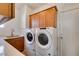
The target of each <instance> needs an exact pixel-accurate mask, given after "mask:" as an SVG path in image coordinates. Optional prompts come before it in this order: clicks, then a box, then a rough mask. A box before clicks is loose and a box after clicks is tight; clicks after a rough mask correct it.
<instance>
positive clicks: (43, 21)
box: [39, 11, 46, 28]
mask: <svg viewBox="0 0 79 59" xmlns="http://www.w3.org/2000/svg"><path fill="white" fill-rule="evenodd" d="M45 14H46V11H43V12H40V13H39V17H40V20H39V26H40V28H45V27H46V25H45V23H46V22H45V21H46V20H45V19H46V17H45Z"/></svg>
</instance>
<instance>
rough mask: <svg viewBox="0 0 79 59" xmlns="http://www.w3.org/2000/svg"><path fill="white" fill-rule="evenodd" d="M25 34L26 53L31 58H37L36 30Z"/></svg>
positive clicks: (28, 30) (29, 30)
mask: <svg viewBox="0 0 79 59" xmlns="http://www.w3.org/2000/svg"><path fill="white" fill-rule="evenodd" d="M24 32H25V33H24V37H25V52H26V54H27V55H29V56H35V30H34V29H33V28H32V29H26V30H25V31H24Z"/></svg>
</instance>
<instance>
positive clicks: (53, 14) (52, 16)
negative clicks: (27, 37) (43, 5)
mask: <svg viewBox="0 0 79 59" xmlns="http://www.w3.org/2000/svg"><path fill="white" fill-rule="evenodd" d="M56 18H57V10H56V8H49V9H46V10H43V11H41V12H38V13H36V14H33V15H31V16H30V21H29V22H30V24H29V25H30V27H39V28H46V27H56V25H57V19H56Z"/></svg>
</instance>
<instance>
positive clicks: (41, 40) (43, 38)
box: [38, 33, 48, 45]
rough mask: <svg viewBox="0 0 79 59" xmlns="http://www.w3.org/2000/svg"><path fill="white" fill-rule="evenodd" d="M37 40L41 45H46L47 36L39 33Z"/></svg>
mask: <svg viewBox="0 0 79 59" xmlns="http://www.w3.org/2000/svg"><path fill="white" fill-rule="evenodd" d="M38 41H39V43H40V44H41V45H47V44H48V36H47V35H46V34H44V33H41V34H39V36H38Z"/></svg>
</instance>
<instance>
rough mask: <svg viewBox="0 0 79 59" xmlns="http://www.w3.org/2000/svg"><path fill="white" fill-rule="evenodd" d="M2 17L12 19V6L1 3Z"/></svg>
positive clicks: (0, 12) (0, 11)
mask: <svg viewBox="0 0 79 59" xmlns="http://www.w3.org/2000/svg"><path fill="white" fill-rule="evenodd" d="M0 15H4V16H9V17H11V4H10V3H0Z"/></svg>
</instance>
